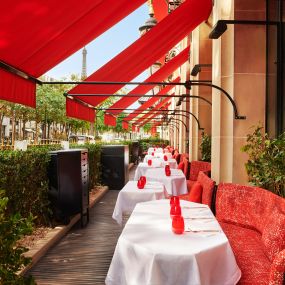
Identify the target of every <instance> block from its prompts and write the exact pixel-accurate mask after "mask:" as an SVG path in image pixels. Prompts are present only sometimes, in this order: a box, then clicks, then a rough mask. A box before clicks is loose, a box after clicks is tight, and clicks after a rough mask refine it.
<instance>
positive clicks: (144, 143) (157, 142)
mask: <svg viewBox="0 0 285 285" xmlns="http://www.w3.org/2000/svg"><path fill="white" fill-rule="evenodd" d="M139 144H140V146H141V147H142V149H143V151H147V150H148V148H149V147H152V146H157V147H163V148H164V147H166V146H167V145H169V141H168V140H161V139H159V138H148V139H141V140H139Z"/></svg>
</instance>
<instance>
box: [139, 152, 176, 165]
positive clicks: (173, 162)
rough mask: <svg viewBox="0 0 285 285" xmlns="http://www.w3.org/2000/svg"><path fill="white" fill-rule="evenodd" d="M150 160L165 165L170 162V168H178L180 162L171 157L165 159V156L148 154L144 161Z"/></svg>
mask: <svg viewBox="0 0 285 285" xmlns="http://www.w3.org/2000/svg"><path fill="white" fill-rule="evenodd" d="M149 160H152V162H154V164H156V165H157V164H160V165H161V166H164V165H166V164H169V166H170V168H177V167H178V164H177V161H176V159H174V158H172V157H170V158H167V160H164V157H163V156H159V155H156V156H152V155H146V156H145V157H144V159H143V162H145V163H147V162H148V161H149Z"/></svg>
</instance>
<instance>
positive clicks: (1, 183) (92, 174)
mask: <svg viewBox="0 0 285 285" xmlns="http://www.w3.org/2000/svg"><path fill="white" fill-rule="evenodd" d="M70 147H71V148H87V149H88V152H89V179H90V183H89V189H90V190H91V189H93V188H94V186H96V185H98V184H99V183H100V178H101V145H100V144H85V145H75V144H74V145H71V146H70ZM60 148H61V147H60V146H54V145H53V146H48V147H43V146H40V147H31V148H29V149H28V150H27V151H12V150H4V151H0V189H3V190H5V192H6V196H7V197H8V199H9V203H8V205H7V211H8V212H9V213H10V214H11V215H13V214H15V213H20V214H21V216H22V217H23V218H27V217H29V216H30V214H32V215H33V216H34V217H35V221H34V222H35V224H36V225H48V224H50V217H51V211H50V208H49V200H48V177H47V166H48V163H49V160H50V157H49V154H48V152H49V151H52V150H58V149H60Z"/></svg>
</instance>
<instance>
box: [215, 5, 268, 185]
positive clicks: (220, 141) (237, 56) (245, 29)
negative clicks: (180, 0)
mask: <svg viewBox="0 0 285 285" xmlns="http://www.w3.org/2000/svg"><path fill="white" fill-rule="evenodd" d="M264 17H265V1H263V0H260V1H259V0H251V1H249V0H235V1H233V0H217V1H215V6H214V9H213V23H216V21H217V20H219V19H251V20H261V19H264ZM265 36H266V35H265V27H264V26H249V25H228V30H227V31H226V32H225V33H224V34H223V35H222V36H221V38H220V39H217V40H213V53H212V57H213V83H214V84H216V85H218V86H221V87H222V88H224V89H225V90H226V91H227V92H228V93H229V94H231V96H232V98H233V99H234V101H235V102H236V104H237V107H238V112H239V114H240V115H245V116H246V117H247V119H246V120H234V119H233V118H234V116H233V108H232V106H231V104H230V103H229V101H228V99H226V97H224V96H222V95H221V94H220V92H218V91H216V90H213V92H212V100H213V111H212V138H213V139H212V177H213V178H214V179H215V180H216V181H217V182H221V181H223V182H235V183H243V184H245V183H247V175H246V172H245V168H244V164H245V162H246V160H247V157H246V155H245V154H244V153H242V152H241V151H240V148H241V147H242V145H244V143H245V139H246V135H247V134H248V133H249V132H251V131H252V130H251V129H250V127H251V126H253V125H257V124H258V123H261V124H263V123H264V120H265V64H266V53H265Z"/></svg>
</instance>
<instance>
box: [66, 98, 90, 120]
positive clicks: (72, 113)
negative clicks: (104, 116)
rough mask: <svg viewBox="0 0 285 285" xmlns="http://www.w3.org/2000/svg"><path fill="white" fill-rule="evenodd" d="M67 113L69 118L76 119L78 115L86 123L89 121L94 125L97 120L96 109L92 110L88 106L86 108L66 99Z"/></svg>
mask: <svg viewBox="0 0 285 285" xmlns="http://www.w3.org/2000/svg"><path fill="white" fill-rule="evenodd" d="M66 102H68V104H66V108H67V109H66V112H67V113H68V116H69V117H72V118H76V119H77V116H76V115H77V114H80V117H81V118H82V120H84V121H88V122H91V123H94V120H95V111H94V109H91V108H89V107H87V106H84V105H82V104H77V103H76V102H75V101H74V100H72V99H69V98H66Z"/></svg>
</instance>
